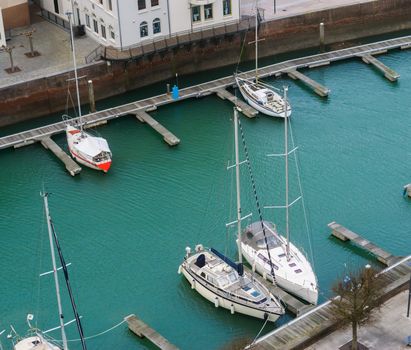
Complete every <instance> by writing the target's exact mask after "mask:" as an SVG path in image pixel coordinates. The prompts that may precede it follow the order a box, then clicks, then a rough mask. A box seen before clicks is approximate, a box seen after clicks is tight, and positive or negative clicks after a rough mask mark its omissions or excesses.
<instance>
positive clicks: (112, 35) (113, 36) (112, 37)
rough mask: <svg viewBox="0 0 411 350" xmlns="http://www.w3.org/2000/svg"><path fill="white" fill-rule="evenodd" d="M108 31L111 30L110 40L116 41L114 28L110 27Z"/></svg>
mask: <svg viewBox="0 0 411 350" xmlns="http://www.w3.org/2000/svg"><path fill="white" fill-rule="evenodd" d="M108 30H109V32H110V38H111V39H113V40H115V39H116V34H115V33H114V29H113V27H112V26H109V27H108Z"/></svg>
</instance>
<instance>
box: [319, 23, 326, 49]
mask: <svg viewBox="0 0 411 350" xmlns="http://www.w3.org/2000/svg"><path fill="white" fill-rule="evenodd" d="M324 46H325V36H324V23H323V22H321V23H320V50H321V51H324Z"/></svg>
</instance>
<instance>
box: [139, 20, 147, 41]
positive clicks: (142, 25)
mask: <svg viewBox="0 0 411 350" xmlns="http://www.w3.org/2000/svg"><path fill="white" fill-rule="evenodd" d="M144 27H145V30H146V35H142V34H144V33H143V28H144ZM146 37H148V23H147V21H143V22H141V23H140V38H141V39H143V38H146Z"/></svg>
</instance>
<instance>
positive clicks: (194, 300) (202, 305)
mask: <svg viewBox="0 0 411 350" xmlns="http://www.w3.org/2000/svg"><path fill="white" fill-rule="evenodd" d="M379 59H381V60H382V61H383V62H384V63H385V64H387V65H388V66H389V67H391V68H393V69H394V70H396V71H398V72H399V73H400V74H401V78H400V81H399V82H398V83H394V84H393V83H390V82H388V81H387V80H385V78H383V77H382V76H381V75H380V73H378V72H376V71H374V70H373V69H372V68H371V67H370V66H366V65H365V64H363V63H362V62H360V61H359V60H350V61H346V62H344V63H338V64H333V65H331V66H329V67H324V68H319V69H313V70H309V71H306V72H305V73H306V74H307V75H308V76H310V77H311V78H313V79H314V80H316V81H318V82H320V83H322V84H324V85H325V86H327V87H329V88H330V89H331V94H330V96H329V98H328V99H322V98H319V97H317V96H315V95H314V94H313V93H312V92H311V91H309V90H308V89H307V88H305V87H303V86H302V85H301V84H298V83H295V82H293V81H289V80H282V79H278V80H272V81H271V82H272V83H273V84H275V85H276V86H281V85H282V84H283V83H286V84H288V85H289V86H290V89H289V94H290V99H291V102H292V105H293V116H292V124H293V132H294V136H295V140H296V144H297V145H298V146H299V160H300V164H301V173H302V184H303V189H304V192H305V200H306V205H307V208H308V212H309V218H310V224H311V228H312V235H313V248H314V256H315V266H316V270H317V274H318V279H319V284H320V287H321V291H322V294H321V301H324V300H325V298H326V297H327V296H329V295H330V292H329V289H330V286H331V283H332V281H333V280H334V279H335V278H336V274H337V275H338V274H341V273H343V271H344V263H347V264H354V265H358V264H365V263H366V262H368V261H369V259H370V257H369V256H368V255H367V254H365V253H363V252H361V251H360V250H359V249H354V250H353V249H352V248H349V245H348V244H342V243H339V242H337V241H335V240H333V239H330V238H329V229H328V228H327V224H328V223H329V222H330V221H333V220H335V221H337V222H339V223H341V224H343V225H345V226H347V227H349V228H350V229H352V230H353V231H356V232H358V233H360V234H363V235H364V236H365V237H367V238H368V239H370V240H372V241H373V242H375V243H377V244H379V245H381V246H382V247H383V248H384V249H386V250H388V251H390V252H393V253H394V254H397V255H406V254H409V250H408V249H407V247H408V246H409V243H410V241H409V231H410V223H409V217H410V216H409V215H410V214H409V213H410V210H411V204H410V201H407V200H405V199H404V198H402V186H403V185H404V184H406V183H409V182H410V181H411V178H410V176H411V174H410V167H409V159H410V155H411V151H410V146H409V142H408V138H409V134H410V123H409V121H408V119H409V111H410V106H409V101H410V99H409V96H410V95H411V87H410V82H411V66H410V65H409V60H410V53H409V52H393V53H390V54H388V55H385V56H380V57H379ZM231 115H232V106H231V105H230V104H229V103H228V102H226V101H221V100H219V99H218V98H217V97H214V96H210V97H206V98H203V99H199V100H190V101H185V102H181V103H179V104H175V105H170V106H165V107H161V108H160V109H159V110H158V111H157V112H155V113H154V117H155V118H156V119H157V120H158V121H159V122H160V123H163V124H164V125H165V126H166V127H167V128H169V129H170V130H171V131H172V132H173V133H175V134H176V135H177V136H178V137H179V138H180V139H181V144H180V145H179V146H177V147H175V148H169V147H168V146H167V145H166V144H165V143H164V142H163V141H162V139H161V137H160V136H159V135H157V134H156V133H155V132H154V131H152V130H151V129H150V128H149V127H148V126H147V125H144V124H140V123H139V122H138V121H136V119H135V118H132V117H125V118H121V119H118V120H115V121H112V122H110V123H109V124H108V125H107V126H105V127H100V128H99V129H98V131H99V132H100V133H101V134H102V135H103V136H104V137H106V138H107V139H108V140H109V142H110V146H111V148H112V150H113V153H114V162H113V167H112V169H110V172H109V173H108V174H107V175H103V174H100V173H97V172H94V171H91V170H88V169H83V171H82V173H81V175H79V176H77V177H76V178H71V177H70V176H68V175H67V173H66V172H65V171H64V169H63V166H62V165H61V164H59V163H58V162H57V160H55V159H54V158H53V156H52V155H51V154H48V153H47V152H45V151H44V150H43V149H42V147H41V146H39V145H33V146H29V147H26V148H22V149H19V150H15V151H14V150H13V151H11V150H7V151H3V152H2V153H1V155H0V157H1V162H2V171H1V173H0V181H1V184H2V185H1V187H0V191H1V193H0V195H1V200H0V209H1V210H0V219H1V222H0V232H1V236H2V251H1V255H0V268H1V271H2V283H1V284H0V295H1V296H2V298H1V300H2V302H1V304H0V315H1V318H0V331H1V330H2V329H3V328H7V327H8V325H9V324H10V323H12V324H14V325H15V326H16V327H17V329H18V330H19V331H20V332H22V333H23V332H24V330H25V325H24V319H25V315H26V313H28V312H34V313H35V314H36V318H37V319H38V320H39V326H41V327H42V328H50V327H53V326H55V325H56V324H57V323H58V319H57V312H56V310H57V308H56V305H55V304H56V303H55V301H54V300H55V297H54V292H53V282H52V279H51V278H49V277H43V278H42V279H39V278H38V274H39V273H40V272H43V271H46V270H49V269H50V266H51V262H50V258H49V250H48V240H47V230H46V226H45V223H44V217H43V216H44V214H43V208H42V205H43V203H42V199H41V198H40V196H39V194H38V193H39V191H40V190H41V188H42V187H43V186H45V187H46V188H47V190H49V191H50V192H52V193H53V195H52V196H51V197H50V210H51V214H52V217H53V219H54V222H55V225H56V228H57V232H58V234H59V237H60V241H61V244H62V247H63V252H64V254H65V256H66V260H67V261H69V262H72V263H73V265H72V266H71V267H70V268H69V269H70V273H71V279H72V284H73V287H74V290H75V294H76V297H77V303H78V308H79V310H80V313H81V314H82V315H83V316H84V317H83V323H84V328H85V331H86V334H87V335H92V334H96V333H98V332H100V331H102V330H104V329H107V328H109V327H111V326H112V325H114V324H116V323H118V322H119V321H121V319H122V318H123V317H124V316H126V315H128V314H130V313H136V314H137V315H139V316H140V317H141V318H142V319H143V320H145V321H146V322H147V323H149V324H150V325H152V326H153V327H154V328H155V329H156V330H158V331H159V332H160V333H162V334H163V335H164V336H165V337H166V338H168V339H169V340H170V341H171V342H173V343H175V344H176V345H178V346H179V347H180V348H182V349H218V348H220V347H222V346H223V345H224V344H225V343H227V342H229V341H230V340H232V339H234V338H237V337H243V336H246V337H250V338H252V337H254V336H255V335H256V334H257V332H258V330H259V328H260V327H261V325H262V323H261V322H260V321H258V320H254V319H251V318H248V317H244V316H240V315H235V316H232V315H231V314H230V313H229V312H228V311H225V310H222V309H217V310H216V309H215V308H214V306H213V305H212V304H211V303H208V302H207V301H205V300H204V299H203V298H202V297H200V296H199V295H198V294H197V293H195V292H194V291H192V290H191V288H190V286H189V284H188V283H187V282H186V281H185V279H183V277H182V276H179V275H178V274H177V269H178V265H179V263H180V262H181V260H182V258H183V256H184V248H185V247H186V246H187V245H189V246H191V247H193V246H194V245H195V244H197V243H203V244H204V245H206V246H214V247H216V248H219V249H220V250H223V251H227V252H228V253H229V254H230V255H231V256H233V257H235V244H234V238H233V235H234V232H231V231H230V232H227V230H226V228H225V223H226V222H229V221H231V220H233V218H235V197H234V182H233V180H234V177H233V171H227V170H226V166H227V162H228V161H229V160H231V162H232V159H233V156H232V150H233V142H232V138H233V132H232V121H231ZM242 125H243V129H244V132H245V137H246V140H247V145H248V148H249V151H250V157H251V161H252V168H253V172H254V175H255V178H256V182H257V190H258V192H259V197H260V199H261V203H262V204H263V205H273V204H276V205H278V204H282V203H281V202H282V200H283V186H284V178H283V166H282V165H281V162H280V161H279V160H278V159H273V158H266V154H269V153H279V152H281V151H282V147H283V123H282V121H281V120H274V119H270V118H267V117H259V118H257V119H255V120H249V119H246V118H242ZM55 140H56V141H57V142H58V143H59V144H60V145H61V146H63V147H65V146H64V142H65V141H64V137H63V135H60V136H57V137H55ZM243 158H244V157H243ZM291 165H292V163H291ZM246 174H247V172H246V169H245V168H243V169H242V183H243V186H242V187H243V193H242V196H243V213H248V212H249V211H253V212H254V218H256V215H255V214H256V212H255V205H254V204H253V201H252V196H251V194H250V192H249V185H250V183H249V180H248V179H247V176H246ZM290 175H291V177H292V178H293V179H292V178H290V181H291V193H292V195H296V193H297V192H296V186H297V183H296V180H295V176H293V175H295V169H293V168H292V167H291V169H290ZM264 215H265V217H266V218H267V219H270V220H274V221H276V222H277V224H278V226H279V228H280V229H281V230H283V227H284V220H283V213H281V212H277V211H274V212H273V211H272V210H271V211H268V210H266V211H264ZM291 219H292V222H291V229H292V230H293V231H292V235H293V237H294V239H295V241H296V242H297V244H298V245H300V246H302V247H303V248H304V250H306V251H309V247H308V242H307V239H306V237H305V235H304V234H302V233H301V232H300V230H301V229H303V228H304V225H303V224H302V215H301V208H300V207H298V206H296V208H295V209H294V208H293V210H292V214H291ZM371 261H373V262H375V261H374V260H373V259H371ZM63 294H64V293H63ZM63 298H64V299H65V300H67V298H66V296H65V295H63ZM65 309H66V310H67V311H68V310H69V306H68V305H65ZM67 314H70V313H69V312H67ZM70 318H71V317H70V316H66V319H70ZM280 323H281V322H280ZM268 328H269V329H272V328H273V325H270V326H269V327H268ZM68 332H69V336H70V337H71V338H76V337H77V335H76V332H75V329H74V327H73V326H70V327H69V331H68ZM56 336H57V337H58V334H56ZM5 342H6V339H3V343H5ZM89 347H90V348H95V349H97V348H98V349H109V348H115V349H130V348H141V349H146V348H147V349H148V348H150V346H149V345H148V342H146V341H141V340H139V339H137V338H135V337H134V336H133V335H131V334H130V333H129V332H128V331H127V329H126V327H125V326H124V327H120V328H117V329H116V330H114V331H113V332H111V333H109V334H107V335H105V336H102V337H99V338H95V339H92V340H90V341H89ZM79 348H80V347H79V344H78V343H76V344H75V345H74V346H73V349H79Z"/></svg>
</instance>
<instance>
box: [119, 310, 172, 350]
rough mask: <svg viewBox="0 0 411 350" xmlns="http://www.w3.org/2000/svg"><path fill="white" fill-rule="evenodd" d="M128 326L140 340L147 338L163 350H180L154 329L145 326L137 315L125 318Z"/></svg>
mask: <svg viewBox="0 0 411 350" xmlns="http://www.w3.org/2000/svg"><path fill="white" fill-rule="evenodd" d="M124 319H125V320H126V322H127V324H128V328H129V329H130V330H131V331H132V332H133V333H134V334H136V335H137V336H139V337H140V338H147V339H148V340H150V341H151V342H152V343H153V344H154V345H156V346H157V347H158V348H159V349H161V350H178V348H177V347H176V346H174V345H173V344H171V343H170V342H169V341H168V340H167V339H166V338H164V337H163V336H162V335H161V334H159V333H157V332H156V331H155V330H154V329H153V328H151V327H150V326H148V325H147V324H145V323H144V322H143V321H142V320H140V319H139V318H138V317H137V316H136V315H134V314H132V315H128V316H127V317H125V318H124Z"/></svg>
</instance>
